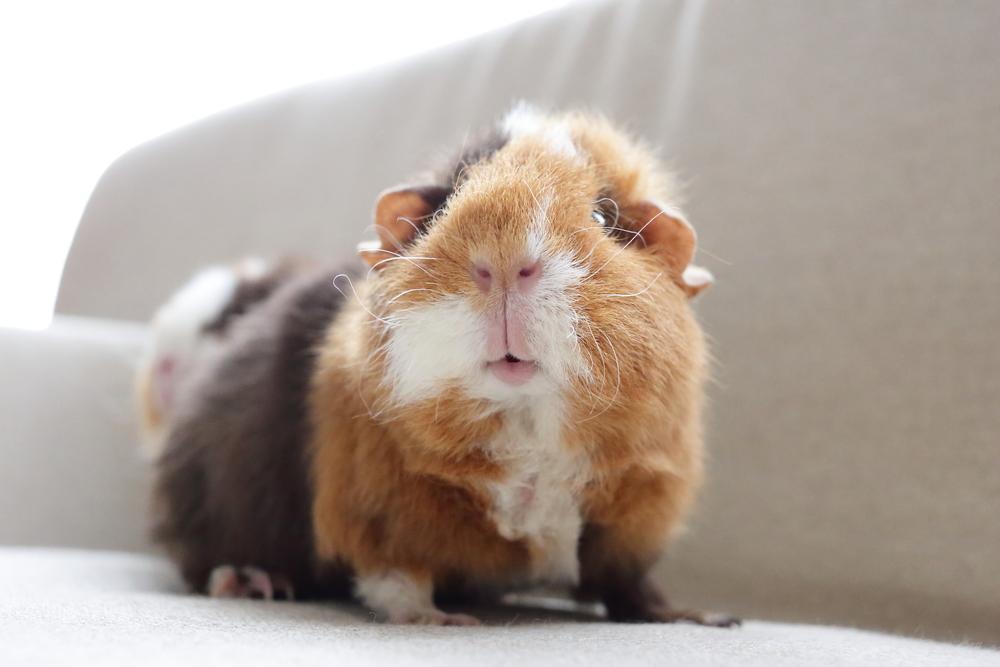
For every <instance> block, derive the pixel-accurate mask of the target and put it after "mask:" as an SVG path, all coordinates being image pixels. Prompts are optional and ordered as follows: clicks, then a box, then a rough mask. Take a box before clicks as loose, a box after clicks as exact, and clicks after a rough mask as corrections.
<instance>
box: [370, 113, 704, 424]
mask: <svg viewBox="0 0 1000 667" xmlns="http://www.w3.org/2000/svg"><path fill="white" fill-rule="evenodd" d="M673 196H674V193H672V192H671V191H670V186H669V182H668V181H667V179H666V178H665V177H664V176H663V175H661V173H660V172H659V171H658V169H657V168H656V165H655V162H654V161H653V159H652V158H651V157H650V155H649V154H648V153H647V151H646V150H645V149H644V148H643V147H642V146H640V145H638V144H637V143H635V142H633V141H632V140H630V139H629V138H628V137H626V136H625V135H623V134H622V133H620V132H618V131H617V130H616V129H614V128H613V127H612V126H611V125H610V124H609V123H608V122H607V121H605V120H604V119H602V118H600V117H594V116H590V115H583V114H570V115H559V116H549V115H542V114H540V113H538V112H535V111H533V110H531V109H528V108H524V107H521V108H518V109H516V110H515V111H513V112H511V113H510V114H509V115H508V116H507V117H506V118H505V119H504V121H503V122H502V123H501V124H500V126H499V128H498V129H497V131H496V132H495V133H494V134H493V135H492V137H491V139H490V140H489V141H488V142H487V143H486V144H484V146H479V147H476V148H475V149H473V150H467V151H466V152H465V154H464V157H463V158H462V159H461V160H460V161H459V166H458V167H457V168H456V169H455V170H453V172H451V174H450V175H449V176H448V177H447V178H445V179H443V180H440V181H438V182H428V183H426V184H417V185H412V186H403V187H399V188H395V189H392V190H388V191H386V192H384V193H383V194H382V195H381V196H380V198H379V200H378V203H377V205H376V209H375V229H376V231H377V233H378V240H377V241H373V242H371V243H366V244H362V246H361V247H360V248H359V252H360V254H361V257H362V258H363V259H364V260H365V261H366V262H367V263H368V265H369V266H370V267H371V270H370V272H369V275H370V276H371V277H372V280H371V281H370V283H371V291H370V300H369V304H370V310H371V315H372V316H373V317H372V324H373V326H376V327H378V328H379V329H380V330H381V338H380V340H381V343H382V346H381V348H380V351H381V352H382V353H384V354H383V363H382V364H381V368H382V369H383V371H382V372H383V374H384V377H383V380H384V382H383V384H384V385H385V386H386V387H388V388H389V391H390V394H391V396H392V400H393V402H395V403H397V404H411V403H415V402H419V401H425V400H440V397H441V396H443V395H445V393H449V395H456V394H455V393H454V392H458V394H457V395H461V396H463V397H465V398H469V399H474V400H477V401H480V402H483V403H485V404H487V405H490V406H494V407H495V409H498V410H501V409H504V408H505V407H514V406H518V405H528V404H531V403H537V402H539V401H541V400H547V399H551V398H557V399H561V400H564V402H565V403H566V404H567V405H570V406H576V408H577V411H576V413H577V414H578V415H579V416H581V417H583V416H586V415H591V416H592V415H596V414H600V413H602V412H604V411H606V410H608V409H610V408H612V407H613V406H616V405H622V404H624V403H625V402H626V401H627V400H634V399H635V398H641V394H642V392H643V391H656V390H657V385H658V383H659V382H661V381H662V382H668V381H670V378H671V377H675V376H676V375H677V373H676V371H677V369H678V368H680V370H681V371H682V372H683V366H684V364H685V363H686V361H685V355H691V354H700V349H701V347H700V332H699V330H698V328H697V326H696V325H695V324H694V320H693V318H692V317H691V314H690V309H689V306H688V303H687V302H688V299H689V298H690V297H693V296H694V295H696V294H697V293H698V292H700V291H701V290H702V289H704V288H705V287H706V286H707V285H708V284H709V283H710V282H711V275H710V274H709V273H708V272H707V271H705V270H704V269H700V268H698V267H695V266H693V265H692V264H691V261H692V258H693V255H694V252H695V233H694V230H693V229H692V228H691V226H690V225H689V224H688V223H687V222H686V221H685V220H684V218H683V217H682V216H681V214H680V212H679V211H678V209H677V208H676V206H675V204H674V203H673V201H672V197H673ZM695 338H697V340H693V339H695ZM695 343H697V344H695ZM695 361H696V362H697V363H700V360H695Z"/></svg>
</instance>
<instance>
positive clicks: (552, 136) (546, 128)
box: [501, 102, 579, 158]
mask: <svg viewBox="0 0 1000 667" xmlns="http://www.w3.org/2000/svg"><path fill="white" fill-rule="evenodd" d="M501 127H502V128H503V131H504V132H505V133H506V134H507V136H509V137H510V138H511V139H516V138H518V137H523V136H536V137H538V138H539V139H541V140H542V141H543V142H544V143H545V145H546V146H547V147H548V148H549V150H551V151H552V152H553V153H555V154H557V155H563V156H565V157H569V158H575V157H577V156H578V154H579V152H578V151H577V148H576V144H574V143H573V138H572V136H570V133H569V128H567V127H566V125H565V124H563V123H560V122H556V121H552V120H550V119H549V118H548V117H546V116H545V114H543V113H542V112H541V111H539V110H538V109H536V108H535V107H533V106H531V105H530V104H527V103H526V102H520V103H518V104H517V105H515V106H514V108H513V109H511V110H510V111H509V112H507V115H506V116H504V119H503V121H502V123H501Z"/></svg>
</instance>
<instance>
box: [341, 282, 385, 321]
mask: <svg viewBox="0 0 1000 667" xmlns="http://www.w3.org/2000/svg"><path fill="white" fill-rule="evenodd" d="M340 277H344V278H347V284H348V285H350V286H351V291H352V292H353V293H354V298H355V299H357V300H358V305H359V306H361V307H362V308H364V310H365V312H366V313H368V314H369V315H371V316H372V317H374V318H375V319H376V320H378V321H379V322H382V323H384V324H386V325H388V326H393V324H394V323H393V322H391V321H390V320H387V319H385V318H383V317H379V316H378V315H376V314H375V313H373V312H372V311H371V310H369V309H368V306H366V305H365V302H364V301H363V300H362V299H361V295H359V294H358V290H357V289H355V288H354V281H353V280H351V277H350V276H349V275H347V274H346V273H338V274H337V275H335V276H334V277H333V286H334V288H335V289H336V290H337V291H338V292H340V293H341V294H343V296H344V298H345V299H346V298H347V294H346V293H345V292H344V290H342V289H340V285H338V284H337V278H340Z"/></svg>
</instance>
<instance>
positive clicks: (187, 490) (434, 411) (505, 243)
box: [143, 106, 736, 625]
mask: <svg viewBox="0 0 1000 667" xmlns="http://www.w3.org/2000/svg"><path fill="white" fill-rule="evenodd" d="M374 228H375V230H376V232H377V236H378V240H377V241H374V242H371V243H366V244H362V245H361V246H360V248H359V252H360V255H361V257H362V259H363V260H364V261H365V262H366V263H367V265H368V271H367V274H364V273H358V274H355V275H354V277H353V278H352V277H351V276H348V275H347V274H342V273H337V272H335V271H326V270H322V269H318V268H316V267H299V268H297V269H296V270H294V271H289V272H286V273H285V274H283V276H282V279H281V280H271V282H270V283H269V284H271V285H272V289H270V290H268V291H267V292H266V294H264V295H263V296H261V298H259V299H257V300H255V301H254V302H253V303H254V305H253V307H252V308H234V307H233V306H232V303H231V301H232V300H233V299H234V295H235V294H237V293H239V291H240V290H239V285H240V284H241V280H243V281H251V282H252V280H261V279H267V277H266V274H261V275H257V276H255V277H254V278H252V279H251V278H241V277H240V275H239V272H238V271H237V272H233V273H232V276H231V277H232V278H233V284H234V285H235V287H233V288H232V289H230V290H228V291H226V290H219V293H218V295H217V296H218V297H219V300H218V302H217V303H216V305H215V307H214V309H211V308H209V309H204V310H203V312H212V313H215V315H216V316H218V315H219V314H221V313H223V312H232V313H237V314H236V315H235V316H233V317H231V318H229V319H227V320H224V321H225V324H224V326H223V327H219V328H216V329H215V330H214V331H215V332H216V333H212V331H213V329H212V328H211V327H208V326H205V324H204V323H203V324H201V325H199V328H198V329H197V331H198V333H197V334H196V335H195V338H197V337H198V336H202V337H203V336H216V340H214V342H213V344H212V345H210V346H207V347H206V348H205V349H202V350H200V351H199V352H198V353H197V354H196V355H193V356H192V357H191V358H192V359H193V360H194V361H196V362H197V364H196V365H197V368H195V369H194V370H192V371H191V372H190V374H189V376H188V377H187V378H186V379H185V380H184V382H183V383H182V384H179V385H175V386H174V388H173V390H172V391H173V393H172V395H171V396H172V397H171V399H170V400H169V401H168V402H167V405H168V410H164V409H162V408H161V407H160V404H159V403H156V404H154V405H155V407H156V409H157V411H158V414H161V415H162V416H161V418H160V421H159V424H160V426H159V427H158V428H161V429H162V442H161V449H162V451H161V453H160V455H159V458H158V461H157V482H156V492H155V499H156V502H155V511H156V526H155V535H156V537H157V539H158V540H159V541H160V542H161V543H162V544H164V545H165V546H166V547H167V549H168V551H169V552H170V554H171V555H172V557H173V558H174V559H175V560H176V562H177V563H178V565H179V567H180V569H181V572H182V574H183V576H184V577H185V579H186V580H187V582H188V583H189V584H190V585H191V586H192V587H193V588H194V589H196V590H200V591H204V592H207V593H209V594H211V595H216V596H256V597H265V598H271V597H286V598H287V597H291V596H292V595H293V594H294V595H295V596H296V597H300V598H315V597H325V596H333V595H344V594H349V593H351V592H353V593H354V594H355V595H356V596H357V597H358V598H360V600H361V601H362V602H363V603H364V604H366V605H367V606H368V607H369V608H371V609H372V610H374V611H376V612H378V613H379V614H380V615H382V616H384V617H387V618H388V620H390V621H392V622H399V623H435V624H467V623H474V622H476V621H475V619H474V618H471V617H469V616H465V615H461V614H453V613H445V612H443V611H441V610H440V609H439V608H438V607H437V606H435V598H438V599H441V598H443V597H448V596H462V595H466V594H471V595H479V594H495V593H500V592H505V591H509V590H512V589H519V588H525V587H531V586H535V585H542V584H544V585H550V586H551V585H557V586H566V587H569V588H571V589H572V590H573V591H574V593H575V594H576V595H577V596H578V597H579V598H580V599H590V600H599V601H601V602H603V603H604V605H605V607H606V609H607V614H608V616H609V618H611V619H614V620H618V621H676V620H688V621H694V622H698V623H706V624H713V625H731V624H733V623H735V622H736V621H735V619H733V618H730V617H722V616H714V615H707V614H704V613H701V612H696V611H684V610H677V609H673V608H672V607H670V606H669V605H668V603H667V601H666V599H665V598H664V597H663V595H662V594H661V593H660V592H659V590H658V587H657V586H656V584H655V582H654V581H653V580H652V579H651V577H650V575H649V571H650V568H651V566H652V565H653V564H654V562H655V561H656V560H657V558H658V557H659V556H660V554H661V553H662V552H663V550H664V547H665V545H666V544H667V542H668V540H669V538H670V536H671V534H672V533H673V532H675V530H676V529H677V528H678V525H679V524H680V523H681V521H682V519H683V517H684V515H685V512H686V511H687V509H688V507H689V505H690V504H691V501H692V498H693V495H694V492H695V491H696V489H697V488H698V486H699V483H700V480H701V477H702V430H701V415H700V412H701V402H702V392H703V388H702V384H703V380H704V376H705V365H706V361H705V349H704V343H703V340H702V333H701V330H700V328H699V326H698V324H697V322H696V321H695V318H694V316H693V314H692V312H691V309H690V307H689V303H688V301H689V299H690V298H691V297H693V296H694V295H695V294H697V293H698V292H700V291H701V290H702V289H704V288H705V287H706V286H707V285H708V284H709V283H710V282H711V276H710V274H708V272H707V271H705V270H703V269H700V268H698V267H695V266H693V265H692V259H693V256H694V252H695V234H694V231H693V230H692V228H691V226H690V225H689V224H688V223H687V222H686V221H685V220H684V219H683V217H682V216H681V214H680V213H679V211H678V209H677V208H676V205H675V193H674V192H673V190H672V189H671V186H670V183H669V181H668V180H667V178H666V176H665V175H664V174H663V173H661V172H660V171H659V170H658V169H657V166H656V164H655V162H654V160H653V159H652V158H651V156H650V154H649V153H648V152H647V151H646V150H645V149H644V148H642V147H641V146H640V145H638V144H637V143H635V142H633V141H632V140H630V139H629V138H628V137H626V136H625V135H623V134H622V133H620V132H619V131H617V130H616V129H614V128H613V127H612V126H611V125H610V124H609V123H608V122H607V121H605V120H604V119H602V118H600V117H596V116H593V115H586V114H564V115H544V114H541V113H539V112H537V111H534V110H532V109H531V108H528V107H524V106H522V107H518V108H516V109H515V110H514V111H512V112H511V113H510V114H508V115H507V117H506V118H505V119H504V120H503V121H502V122H501V123H500V124H499V125H498V127H497V128H495V130H494V131H493V132H491V133H490V135H489V136H488V137H487V138H486V139H485V140H484V141H483V142H482V143H480V144H477V145H475V146H471V147H468V148H467V149H466V150H465V151H463V153H462V154H461V155H460V156H459V159H458V160H457V162H456V163H455V165H454V166H453V167H452V168H450V169H448V170H447V171H446V172H442V175H439V176H438V177H436V178H433V179H428V180H426V181H425V182H418V183H416V184H413V185H409V186H404V187H399V188H396V189H392V190H388V191H386V192H384V193H383V194H382V195H381V196H380V198H379V200H378V202H377V204H376V207H375V225H374ZM182 294H183V293H182ZM166 319H169V317H167V316H161V318H160V320H159V321H160V326H161V327H163V326H166V325H165V324H163V322H164V321H165V320H166ZM204 319H205V318H203V320H204ZM208 319H209V320H214V319H217V317H215V318H208ZM199 321H202V320H199ZM220 331H221V332H222V333H221V334H220V333H219V332H220ZM223 334H224V335H223ZM175 363H176V362H175ZM157 368H158V365H157V363H156V362H153V363H152V364H147V366H146V367H145V369H144V371H143V373H145V374H147V375H148V374H150V373H154V374H155V373H157V372H158V371H157V370H156V369H157ZM156 385H157V382H156V381H151V380H148V379H147V380H146V381H145V382H144V386H156ZM151 394H153V395H155V394H156V392H151V393H149V392H148V393H147V396H149V395H151Z"/></svg>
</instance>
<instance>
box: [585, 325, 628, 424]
mask: <svg viewBox="0 0 1000 667" xmlns="http://www.w3.org/2000/svg"><path fill="white" fill-rule="evenodd" d="M600 334H601V336H603V337H604V340H606V341H608V347H609V348H611V353H612V354H613V355H614V357H615V372H616V374H617V377H618V379H617V382H616V383H615V393H614V396H612V397H611V400H610V401H608V404H607V405H606V406H604V409H603V410H601V411H600V412H598V413H597V414H596V415H591V416H589V417H586V418H585V419H583V420H581V423H583V422H585V421H589V420H591V419H597V418H598V417H600V416H601V415H603V414H604V413H605V412H607V411H608V410H609V409H611V406H612V405H614V404H615V401H616V400H618V394H619V392H621V388H622V367H621V362H620V361H619V360H618V352H617V351H616V350H615V346H614V344H613V343H612V342H611V339H610V338H609V337H608V335H607V334H606V333H604V332H603V331H601V332H600Z"/></svg>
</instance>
